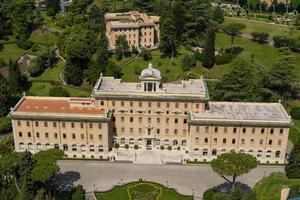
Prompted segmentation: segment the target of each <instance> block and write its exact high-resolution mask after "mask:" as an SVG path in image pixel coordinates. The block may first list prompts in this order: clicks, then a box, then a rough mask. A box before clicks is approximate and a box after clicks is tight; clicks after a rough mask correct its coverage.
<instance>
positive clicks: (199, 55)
mask: <svg viewBox="0 0 300 200" xmlns="http://www.w3.org/2000/svg"><path fill="white" fill-rule="evenodd" d="M195 56H196V60H200V61H202V60H203V53H200V52H197V53H195Z"/></svg>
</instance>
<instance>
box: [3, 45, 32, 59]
mask: <svg viewBox="0 0 300 200" xmlns="http://www.w3.org/2000/svg"><path fill="white" fill-rule="evenodd" d="M28 52H31V51H30V50H24V49H20V48H19V47H18V46H17V44H16V43H10V44H4V45H3V50H1V51H0V58H2V59H3V60H4V61H5V62H6V63H8V61H9V59H11V60H12V61H15V60H17V59H18V58H20V57H21V56H23V55H24V54H25V53H28Z"/></svg>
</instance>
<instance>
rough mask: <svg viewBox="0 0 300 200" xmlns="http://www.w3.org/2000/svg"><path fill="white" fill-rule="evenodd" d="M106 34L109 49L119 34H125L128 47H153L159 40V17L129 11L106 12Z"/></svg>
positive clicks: (112, 46) (114, 45)
mask: <svg viewBox="0 0 300 200" xmlns="http://www.w3.org/2000/svg"><path fill="white" fill-rule="evenodd" d="M105 21H106V35H107V38H108V41H109V44H110V48H111V49H115V47H116V41H117V39H118V37H119V36H125V37H126V40H127V42H128V44H129V46H130V47H136V48H141V47H145V48H153V47H154V46H155V45H156V44H157V43H158V42H159V39H160V37H159V35H160V34H159V17H157V16H148V15H147V14H145V13H139V12H138V11H131V12H126V13H106V14H105Z"/></svg>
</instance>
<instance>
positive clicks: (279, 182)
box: [253, 173, 300, 200]
mask: <svg viewBox="0 0 300 200" xmlns="http://www.w3.org/2000/svg"><path fill="white" fill-rule="evenodd" d="M295 184H300V179H288V178H287V177H286V176H285V175H284V174H282V173H273V174H271V175H270V176H268V177H266V178H264V179H262V180H261V181H259V182H258V183H256V185H255V186H254V188H253V189H254V191H255V192H256V199H257V200H275V199H276V200H277V199H278V200H279V199H280V191H281V189H282V188H284V187H287V186H291V185H295Z"/></svg>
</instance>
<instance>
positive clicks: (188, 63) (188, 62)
mask: <svg viewBox="0 0 300 200" xmlns="http://www.w3.org/2000/svg"><path fill="white" fill-rule="evenodd" d="M195 66H196V56H195V55H185V56H184V57H183V59H182V70H183V71H187V70H189V69H190V68H192V67H195Z"/></svg>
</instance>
